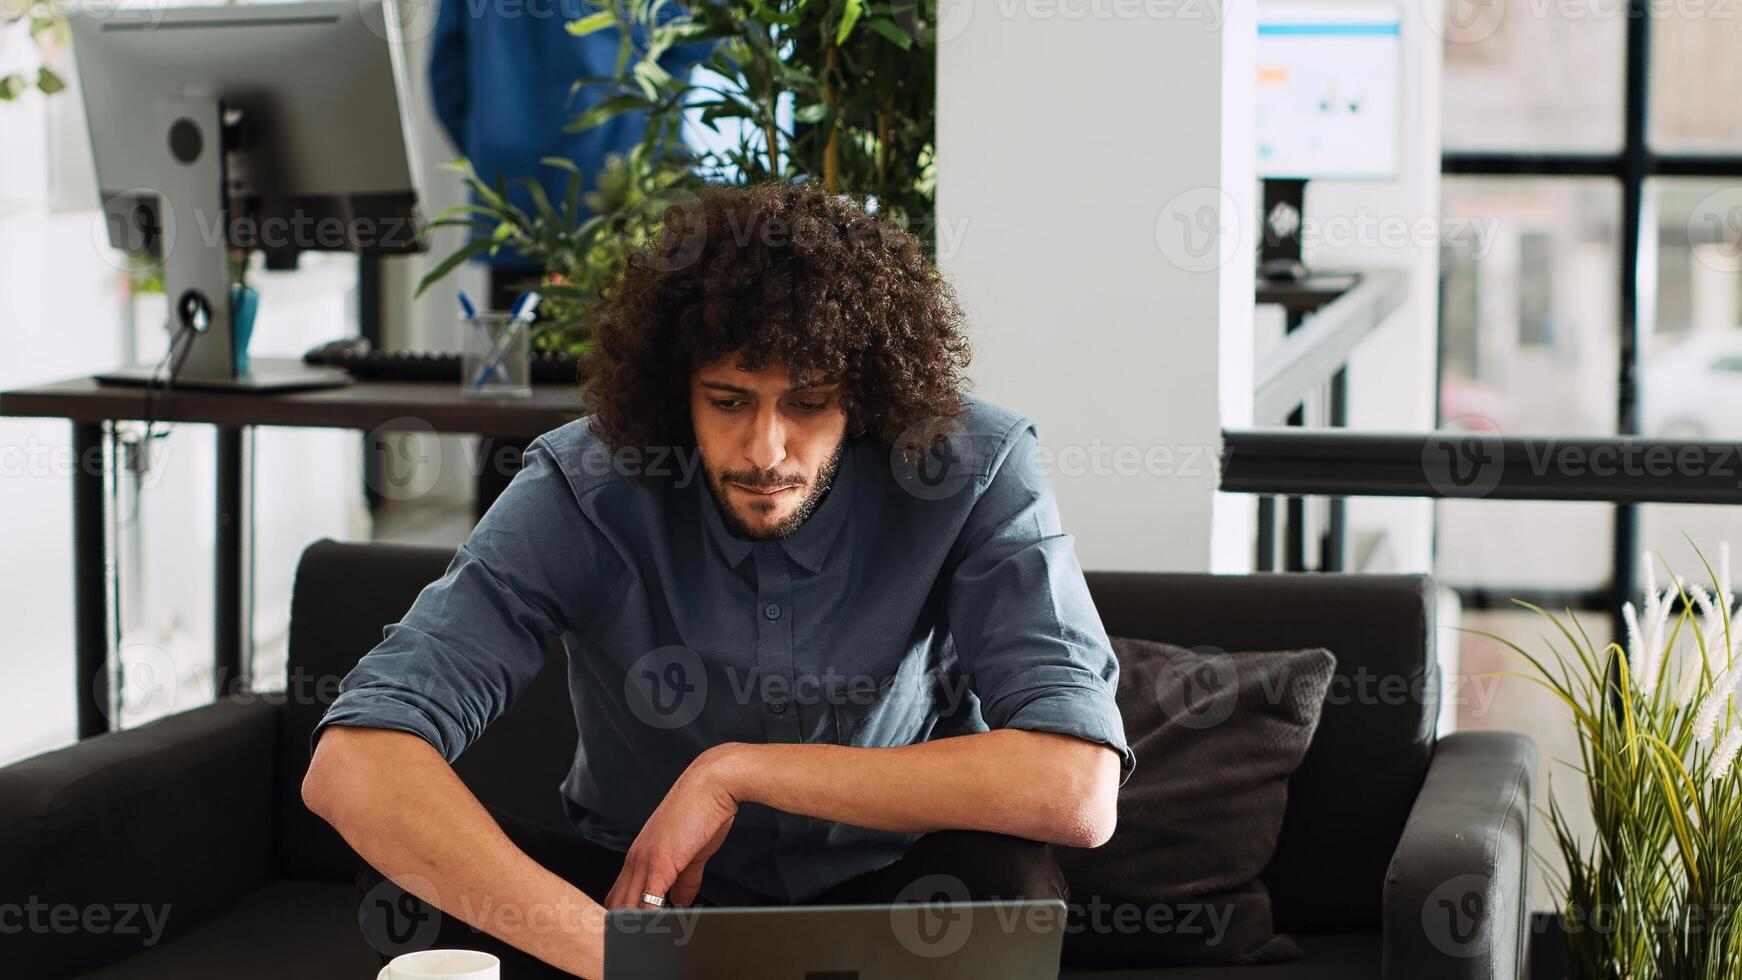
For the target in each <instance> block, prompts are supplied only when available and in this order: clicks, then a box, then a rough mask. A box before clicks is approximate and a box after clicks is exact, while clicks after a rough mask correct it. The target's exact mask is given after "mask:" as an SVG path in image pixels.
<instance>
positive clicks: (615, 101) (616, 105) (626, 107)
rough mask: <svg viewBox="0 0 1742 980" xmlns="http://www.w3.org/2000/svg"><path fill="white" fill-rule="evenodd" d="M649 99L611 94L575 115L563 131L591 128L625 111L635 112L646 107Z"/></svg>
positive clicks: (576, 131)
mask: <svg viewBox="0 0 1742 980" xmlns="http://www.w3.org/2000/svg"><path fill="white" fill-rule="evenodd" d="M649 105H650V100H648V99H644V98H642V97H641V96H639V95H613V96H611V97H610V98H608V99H606V100H605V101H603V102H600V103H599V104H598V105H595V106H592V107H591V108H589V109H587V110H586V111H585V112H583V113H581V114H580V115H578V116H576V117H575V118H574V119H573V120H572V121H571V122H570V123H569V124H568V125H567V126H564V127H563V132H565V133H579V132H583V131H585V130H589V129H592V128H593V127H594V126H597V125H599V124H600V123H603V122H607V121H609V120H612V119H615V118H617V117H618V116H621V115H623V114H624V113H625V112H635V111H638V110H641V109H646V108H647V107H648V106H649Z"/></svg>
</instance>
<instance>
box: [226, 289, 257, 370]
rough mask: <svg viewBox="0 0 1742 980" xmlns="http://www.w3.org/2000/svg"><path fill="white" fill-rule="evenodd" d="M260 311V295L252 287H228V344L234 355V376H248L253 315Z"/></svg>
mask: <svg viewBox="0 0 1742 980" xmlns="http://www.w3.org/2000/svg"><path fill="white" fill-rule="evenodd" d="M259 311H260V293H259V292H258V291H256V290H255V289H254V287H253V286H232V287H230V323H231V325H232V329H231V331H230V343H231V344H232V345H233V348H234V350H235V353H236V376H237V377H245V376H246V375H247V374H248V341H249V339H250V338H252V337H253V336H254V314H256V313H258V312H259Z"/></svg>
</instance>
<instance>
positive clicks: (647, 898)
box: [641, 892, 665, 909]
mask: <svg viewBox="0 0 1742 980" xmlns="http://www.w3.org/2000/svg"><path fill="white" fill-rule="evenodd" d="M641 904H643V905H651V906H653V907H654V908H656V909H662V908H665V899H663V898H660V897H659V896H658V895H649V894H647V893H646V892H642V893H641Z"/></svg>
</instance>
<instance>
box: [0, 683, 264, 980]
mask: <svg viewBox="0 0 1742 980" xmlns="http://www.w3.org/2000/svg"><path fill="white" fill-rule="evenodd" d="M278 715H279V709H278V707H277V706H276V705H273V704H265V703H261V702H259V701H258V700H256V701H252V702H247V703H243V702H238V701H231V700H226V701H220V702H217V703H215V704H209V705H205V706H203V707H199V708H194V709H193V710H191V711H186V712H183V713H181V714H176V715H172V716H170V717H167V718H163V719H160V720H158V721H155V722H152V723H151V724H148V725H142V726H140V727H139V728H135V729H130V730H127V731H121V732H112V733H110V734H107V735H99V736H97V737H95V738H91V739H87V740H85V741H83V742H79V743H77V744H74V745H69V746H67V747H66V748H63V749H57V750H55V751H52V752H46V753H44V754H42V755H38V756H35V757H33V758H29V759H25V760H24V761H22V762H18V763H14V764H13V765H10V766H7V767H5V768H3V769H0V840H4V841H6V846H5V847H3V848H0V910H4V911H5V912H6V913H8V914H9V915H13V916H17V918H16V919H15V920H13V921H0V930H4V931H5V932H6V933H8V935H7V937H6V940H5V944H6V947H7V955H6V957H5V959H6V961H7V964H8V967H7V970H6V971H5V972H6V974H7V975H8V976H24V977H35V976H69V975H72V974H75V973H79V972H83V971H84V970H88V969H92V968H95V967H98V966H101V965H103V964H106V963H109V962H113V961H115V960H117V959H120V958H123V957H125V956H127V955H129V954H131V953H136V952H139V951H140V949H142V948H147V947H150V946H154V945H156V944H157V943H159V942H161V941H163V940H165V939H168V938H169V937H170V936H173V935H177V934H180V933H183V932H186V931H188V930H190V929H192V928H193V927H195V926H197V925H199V924H200V923H201V922H203V921H205V920H207V919H209V918H211V917H212V916H213V915H215V914H216V913H218V912H220V911H222V910H223V909H225V908H227V907H228V906H230V905H231V904H232V903H234V902H235V901H236V900H237V899H239V898H240V897H242V896H243V895H245V894H247V893H248V892H249V891H251V890H253V889H254V888H255V887H257V886H259V885H260V884H261V883H262V882H264V881H265V880H266V878H267V875H268V873H269V871H270V862H271V854H272V809H271V807H272V767H273V758H274V756H273V751H274V747H275V744H276V740H277V735H278ZM14 970H16V971H17V972H16V973H15V972H13V971H14Z"/></svg>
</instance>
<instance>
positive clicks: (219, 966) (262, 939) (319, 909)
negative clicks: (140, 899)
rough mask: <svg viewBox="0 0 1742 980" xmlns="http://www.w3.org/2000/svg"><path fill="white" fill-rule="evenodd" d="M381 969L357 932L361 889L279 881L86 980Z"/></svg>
mask: <svg viewBox="0 0 1742 980" xmlns="http://www.w3.org/2000/svg"><path fill="white" fill-rule="evenodd" d="M380 969H381V958H380V956H378V955H377V954H376V953H375V951H374V950H372V949H370V948H369V944H368V943H367V942H365V941H364V939H363V933H362V932H361V931H360V930H359V928H358V926H357V892H356V886H355V885H354V884H342V885H341V884H337V883H334V882H327V881H296V880H287V879H279V880H277V881H273V882H270V883H268V884H266V885H265V886H264V887H261V888H259V889H256V890H255V891H254V892H252V893H250V894H249V895H247V896H246V897H244V898H243V899H242V900H241V901H240V902H238V903H236V905H235V907H234V908H232V909H230V911H228V912H226V913H224V914H223V915H221V916H218V917H217V918H215V919H213V920H211V921H210V922H207V923H206V924H205V925H203V926H200V927H199V928H198V929H195V930H194V931H192V932H190V933H188V934H187V935H185V936H180V937H178V938H176V939H172V940H170V941H168V942H166V943H163V944H162V945H159V946H154V947H152V948H150V949H147V950H145V951H144V952H141V953H136V954H134V955H133V956H130V957H128V958H127V959H125V960H122V961H121V962H119V963H116V964H114V965H112V966H108V967H104V968H103V969H100V970H96V971H93V972H91V973H86V974H83V976H82V978H81V980H133V978H139V980H147V978H149V980H163V978H165V977H174V978H175V980H238V978H242V977H246V978H248V980H311V978H314V977H322V978H325V977H331V978H334V980H368V978H370V977H373V976H375V974H376V973H377V972H379V971H380Z"/></svg>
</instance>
